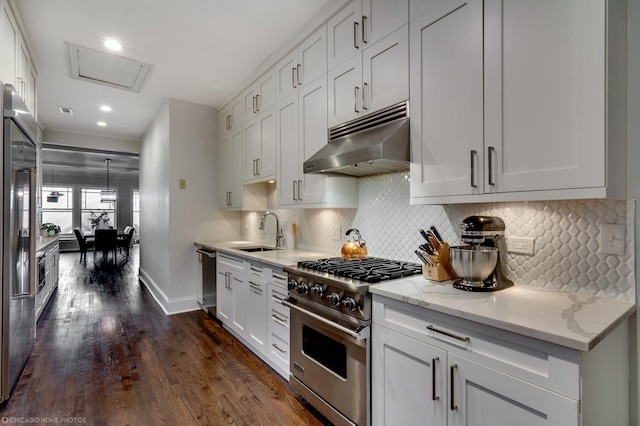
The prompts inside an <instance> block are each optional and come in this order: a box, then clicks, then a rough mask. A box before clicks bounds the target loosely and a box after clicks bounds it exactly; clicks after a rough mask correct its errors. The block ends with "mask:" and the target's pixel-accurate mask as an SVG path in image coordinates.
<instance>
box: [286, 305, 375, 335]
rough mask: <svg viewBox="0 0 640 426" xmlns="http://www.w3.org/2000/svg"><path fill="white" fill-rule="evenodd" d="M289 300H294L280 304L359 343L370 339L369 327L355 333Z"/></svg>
mask: <svg viewBox="0 0 640 426" xmlns="http://www.w3.org/2000/svg"><path fill="white" fill-rule="evenodd" d="M289 300H292V299H291V298H290V297H289V298H287V299H285V300H283V301H282V302H280V303H282V304H283V305H285V306H287V307H289V308H291V309H294V310H296V311H298V312H300V313H302V314H304V315H308V316H310V317H311V318H313V319H315V320H318V321H320V322H321V323H323V324H326V325H328V326H329V327H333V328H335V329H337V330H339V331H341V332H343V333H346V334H348V335H349V336H351V337H353V338H354V339H356V340H357V341H361V340H365V339H368V338H369V333H370V331H369V327H368V326H360V327H358V328H357V329H356V331H353V330H351V329H349V328H347V327H343V326H341V325H340V324H336V323H335V322H333V321H330V320H328V319H326V318H324V317H323V316H321V315H318V314H315V313H313V312H310V311H308V310H306V309H302V308H301V307H299V306H298V305H295V304H293V303H291V302H289Z"/></svg>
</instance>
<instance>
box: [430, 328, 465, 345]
mask: <svg viewBox="0 0 640 426" xmlns="http://www.w3.org/2000/svg"><path fill="white" fill-rule="evenodd" d="M427 329H428V330H431V331H435V332H436V333H440V334H444V335H445V336H447V337H451V338H453V339H456V340H460V341H461V342H468V341H469V340H471V339H469V337H460V336H456V335H455V334H453V333H449V332H448V331H444V330H439V329H437V328H435V327H434V326H432V325H428V326H427Z"/></svg>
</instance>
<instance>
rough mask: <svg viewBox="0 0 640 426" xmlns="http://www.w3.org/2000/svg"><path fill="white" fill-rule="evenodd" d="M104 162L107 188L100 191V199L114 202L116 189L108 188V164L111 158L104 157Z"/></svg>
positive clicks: (105, 201)
mask: <svg viewBox="0 0 640 426" xmlns="http://www.w3.org/2000/svg"><path fill="white" fill-rule="evenodd" d="M104 162H105V163H107V189H103V190H102V191H100V201H101V202H103V203H115V202H116V190H115V189H109V164H110V163H111V158H105V160H104Z"/></svg>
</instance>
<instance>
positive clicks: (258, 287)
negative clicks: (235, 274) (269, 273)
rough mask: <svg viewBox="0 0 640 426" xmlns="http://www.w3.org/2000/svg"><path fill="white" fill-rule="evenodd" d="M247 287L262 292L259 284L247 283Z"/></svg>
mask: <svg viewBox="0 0 640 426" xmlns="http://www.w3.org/2000/svg"><path fill="white" fill-rule="evenodd" d="M249 285H250V286H251V287H252V288H254V289H256V290H259V291H262V288H260V284H258V283H254V282H253V281H249Z"/></svg>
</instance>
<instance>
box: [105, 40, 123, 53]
mask: <svg viewBox="0 0 640 426" xmlns="http://www.w3.org/2000/svg"><path fill="white" fill-rule="evenodd" d="M104 46H105V47H106V48H107V49H111V50H122V45H121V44H120V43H119V42H118V40H114V39H112V38H110V39H108V40H105V42H104Z"/></svg>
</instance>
